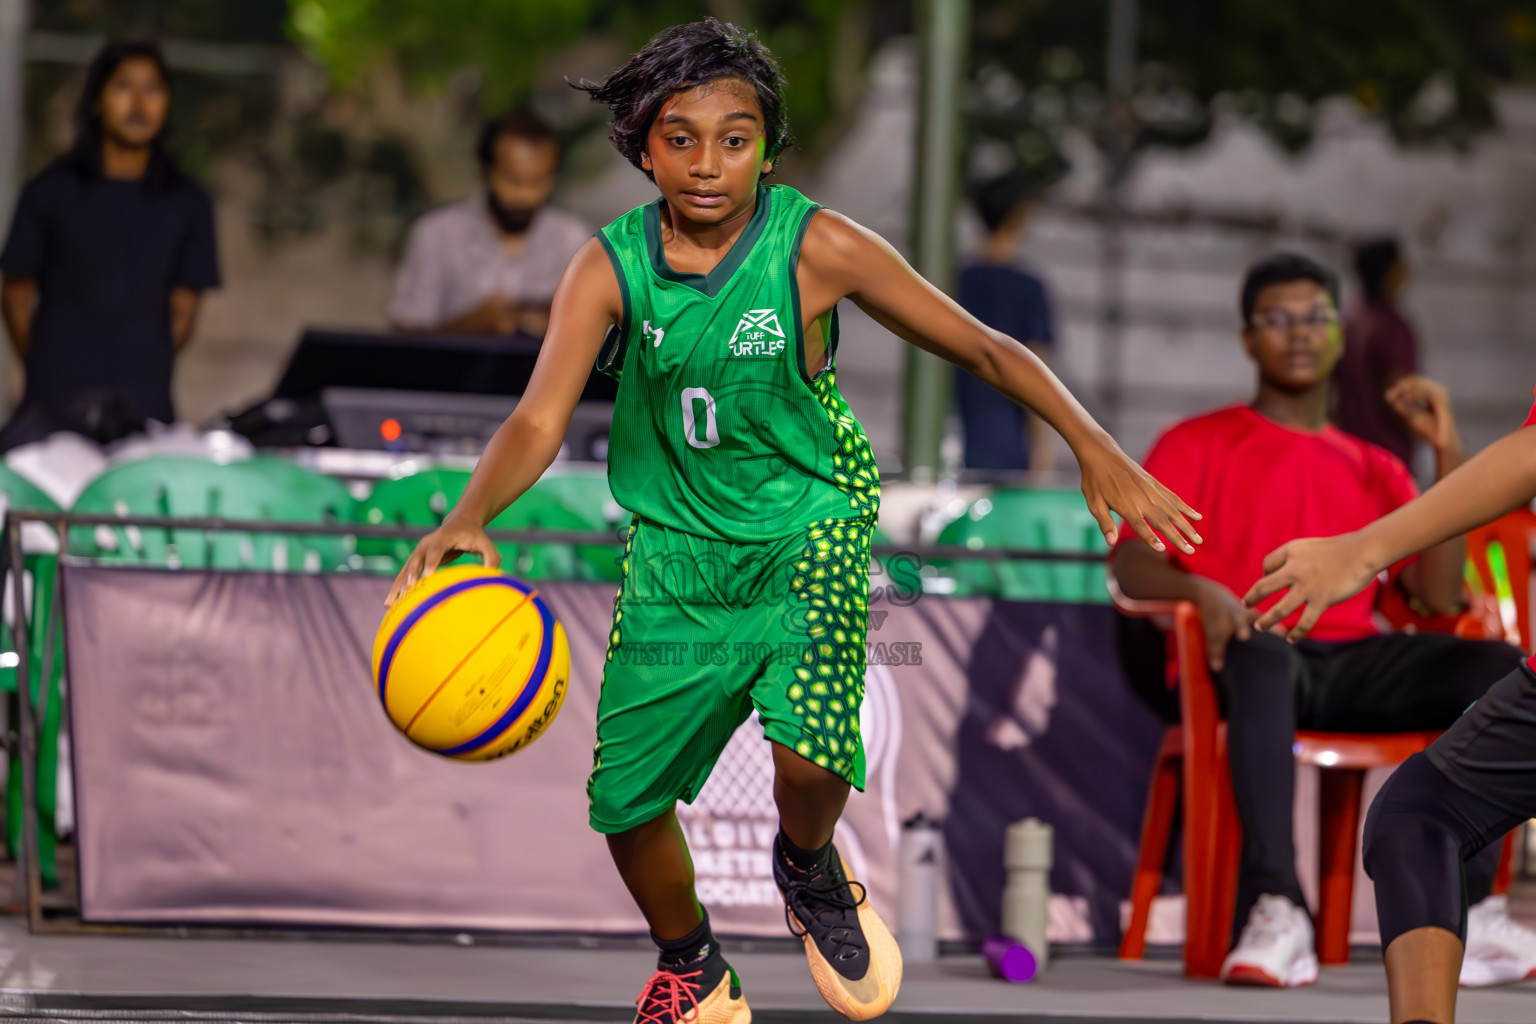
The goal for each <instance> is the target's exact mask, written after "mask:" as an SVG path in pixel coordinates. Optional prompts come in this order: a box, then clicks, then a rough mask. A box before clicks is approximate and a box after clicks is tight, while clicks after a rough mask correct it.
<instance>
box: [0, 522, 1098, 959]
mask: <svg viewBox="0 0 1536 1024" xmlns="http://www.w3.org/2000/svg"><path fill="white" fill-rule="evenodd" d="M28 523H42V524H45V525H47V526H51V527H53V528H54V529H55V530H56V531H57V534H58V543H59V550H58V553H57V557H58V559H59V564H60V566H61V567H63V566H65V565H68V564H70V563H71V562H72V561H79V562H82V563H83V562H86V561H97V560H98V559H97V558H95V557H94V556H84V557H80V558H78V559H77V558H75V557H74V556H71V554H70V551H69V533H70V530H71V529H72V528H75V527H101V526H107V527H124V528H127V527H136V528H139V529H145V530H149V529H156V530H168V531H169V530H183V531H203V532H206V533H219V532H240V533H268V534H288V535H303V536H324V537H356V538H359V539H362V538H368V539H379V540H415V539H419V538H421V537H423V536H425V535H426V534H427V533H429V532H431V529H432V528H431V527H424V526H423V527H409V526H373V525H368V524H358V523H342V522H330V523H301V522H286V521H273V520H254V519H223V518H188V517H177V516H132V515H130V516H115V515H94V514H92V515H87V514H76V513H71V512H42V511H26V510H21V509H11V510H8V511H7V512H6V515H5V524H4V534H5V540H4V545H3V550H0V580H4V581H6V582H7V583H8V584H9V586H10V588H11V591H10V594H9V595H8V596H9V598H10V603H11V604H12V617H11V622H10V631H11V641H12V650H14V651H15V653H16V657H17V664H16V692H17V701H18V709H17V710H18V717H19V721H18V722H17V723H16V736H17V739H18V741H19V744H20V748H21V749H20V760H21V790H22V800H21V813H22V828H21V833H22V834H21V847H20V849H18V850H17V851H16V892H15V896H14V903H13V904H12V908H11V909H12V910H13V911H14V912H18V913H20V914H22V915H24V916H25V917H26V918H27V926H28V929H29V930H30V931H32V932H34V933H66V932H91V933H102V934H130V933H131V934H159V935H165V934H181V933H185V932H187V931H188V930H194V929H195V930H196V931H197V933H198V934H200V935H209V936H212V935H225V936H232V937H237V936H257V935H261V936H268V937H270V936H274V935H282V934H287V932H285V930H284V929H282V928H271V927H264V928H230V927H218V926H214V927H205V926H202V925H196V926H158V927H150V926H128V925H105V924H91V923H86V922H83V921H80V920H79V919H78V917H76V918H68V917H60V916H50V915H49V914H47V913H45V910H47V909H48V908H46V907H45V905H44V898H43V880H42V864H41V859H40V847H39V829H40V823H39V818H38V808H37V790H38V760H37V759H38V752H39V745H40V731H41V729H42V726H43V722H44V721H45V719H46V716H47V714H48V710H49V709H48V704H49V701H50V699H51V698H50V690H51V689H52V687H51V686H50V685H49V680H50V679H51V678H52V672H53V656H54V651H55V648H56V646H57V642H56V641H57V637H58V630H59V629H60V628H61V626H60V618H61V616H60V615H59V614H58V610H59V608H60V607H61V606H62V604H63V601H64V590H65V587H64V575H63V573H62V572H61V573H60V574H59V576H58V579H57V582H56V585H55V586H54V588H53V591H52V595H51V599H50V600H49V602H48V607H47V608H41V609H39V608H33V609H31V611H30V612H29V611H28V607H27V594H26V579H25V577H26V557H27V552H26V551H25V550H24V549H23V545H22V528H23V526H25V525H26V524H28ZM627 530H628V527H627V526H626V527H624V528H623V529H621V530H619V531H617V532H616V533H613V534H610V533H603V532H597V531H566V530H488V531H487V534H488V535H489V536H490V538H491V539H492V540H493V541H497V542H501V543H518V544H569V545H573V546H574V545H581V546H598V545H606V546H612V547H615V548H622V546H623V543H624V535H625V533H626V532H627ZM871 551H872V553H873V554H875V555H882V556H892V555H895V556H906V557H908V558H911V559H915V560H916V562H917V564H919V565H921V564H922V562H923V560H925V559H926V560H928V561H940V560H943V561H963V560H964V561H985V562H1005V561H1031V562H1055V563H1063V562H1065V563H1101V562H1102V561H1103V559H1104V555H1103V554H1102V553H1098V552H1068V551H1045V550H1039V549H1034V548H969V547H965V546H962V545H944V544H936V545H901V544H876V545H873V546H872V548H871ZM33 554H38V553H37V552H34V553H33ZM116 566H117V567H120V568H124V569H135V568H161V566H158V565H155V564H153V563H149V562H143V563H125V562H118V563H116ZM181 571H196V572H221V571H224V572H228V571H248V570H227V569H215V568H204V567H197V568H192V569H186V570H181ZM256 571H284V572H286V573H293V574H301V573H302V572H303V570H299V569H287V570H256ZM609 585H612V584H609ZM36 615H43V616H45V617H46V619H45V622H44V630H43V641H44V648H43V651H42V657H41V661H40V663H39V669H40V673H41V676H42V678H41V679H40V680H39V684H40V685H39V687H38V699H37V701H35V702H34V701H33V699H32V680H31V664H32V663H31V654H32V651H31V646H32V643H31V642H32V635H31V626H32V619H33V618H34V617H35V616H36ZM60 699H63V695H62V694H60ZM5 717H6V716H5V715H4V713H3V710H0V735H4V736H5V737H7V738H9V736H10V732H11V731H10V723H9V722H6V721H5ZM62 717H63V716H62V715H61V718H62ZM75 777H76V776H75V774H74V773H73V772H72V773H71V778H72V779H73V778H75ZM76 806H78V802H77V803H76ZM79 872H80V862H79V859H78V858H77V859H76V861H75V887H76V892H78V891H79V881H80V875H79ZM77 909H78V908H77ZM362 931H364V932H367V933H369V934H377V930H367V929H363V930H362ZM391 931H392V932H393V931H397V930H396V929H391ZM293 934H295V935H298V934H310V932H309V930H304V931H303V932H294V933H293Z"/></svg>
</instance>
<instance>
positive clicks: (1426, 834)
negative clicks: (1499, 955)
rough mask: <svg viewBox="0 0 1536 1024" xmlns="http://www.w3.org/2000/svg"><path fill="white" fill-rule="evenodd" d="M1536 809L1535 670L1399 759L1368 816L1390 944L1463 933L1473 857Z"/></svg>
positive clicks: (1368, 851)
mask: <svg viewBox="0 0 1536 1024" xmlns="http://www.w3.org/2000/svg"><path fill="white" fill-rule="evenodd" d="M1532 815H1536V674H1533V673H1532V672H1531V671H1530V669H1528V668H1526V667H1525V666H1523V665H1522V666H1521V667H1519V668H1518V669H1516V670H1515V671H1514V672H1511V673H1510V674H1509V675H1508V676H1506V677H1504V678H1503V679H1500V680H1499V681H1498V682H1497V683H1495V684H1494V685H1493V686H1492V687H1491V688H1490V689H1489V690H1488V692H1487V693H1486V694H1485V695H1484V696H1483V697H1482V698H1481V699H1480V700H1479V701H1478V702H1477V704H1476V705H1475V706H1474V707H1472V708H1471V709H1470V710H1469V711H1468V712H1467V713H1466V714H1464V715H1462V716H1461V717H1460V718H1458V719H1457V720H1456V724H1454V725H1452V726H1451V727H1450V728H1449V729H1448V730H1446V733H1445V735H1444V736H1442V737H1440V739H1438V740H1436V741H1435V743H1434V745H1433V746H1431V747H1430V748H1429V750H1428V751H1426V752H1425V753H1423V754H1415V755H1414V756H1413V757H1411V758H1409V759H1408V760H1407V761H1406V762H1404V763H1403V765H1402V767H1400V768H1399V769H1398V770H1397V771H1396V772H1394V773H1393V775H1392V777H1391V778H1390V779H1388V780H1387V784H1386V785H1385V786H1383V787H1382V789H1381V792H1380V793H1378V794H1377V795H1376V801H1375V803H1373V804H1371V810H1370V813H1369V814H1368V815H1366V819H1365V870H1366V871H1367V872H1369V873H1370V876H1371V878H1373V879H1374V880H1375V882H1376V917H1377V920H1378V922H1379V923H1380V925H1381V944H1382V947H1383V948H1385V947H1387V946H1390V945H1391V944H1392V940H1394V939H1396V938H1397V937H1398V936H1399V935H1402V934H1403V933H1404V932H1409V931H1413V930H1414V929H1415V928H1443V929H1445V930H1446V931H1448V932H1452V933H1454V934H1455V935H1457V936H1459V937H1461V938H1463V939H1465V938H1466V927H1467V905H1468V902H1469V901H1471V902H1476V899H1477V895H1476V893H1475V892H1473V891H1472V888H1471V885H1472V883H1471V879H1470V878H1469V877H1468V872H1467V871H1466V866H1467V862H1468V860H1469V859H1470V858H1472V857H1478V851H1479V850H1486V851H1487V854H1485V855H1484V856H1483V857H1479V860H1480V861H1481V860H1483V859H1485V858H1486V857H1487V855H1489V854H1491V855H1492V856H1493V857H1494V858H1496V857H1497V856H1498V852H1497V851H1498V846H1497V843H1498V840H1499V839H1500V838H1501V837H1502V836H1503V835H1504V834H1505V833H1506V832H1508V831H1509V830H1510V829H1512V828H1514V827H1515V826H1516V825H1518V824H1520V822H1522V821H1524V820H1526V819H1528V818H1530V817H1531V816H1532Z"/></svg>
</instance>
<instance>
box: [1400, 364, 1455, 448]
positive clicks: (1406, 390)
mask: <svg viewBox="0 0 1536 1024" xmlns="http://www.w3.org/2000/svg"><path fill="white" fill-rule="evenodd" d="M1386 399H1387V404H1388V405H1390V406H1391V407H1392V409H1393V411H1394V412H1396V413H1397V414H1398V415H1399V416H1401V417H1402V418H1403V422H1405V423H1407V424H1408V428H1409V429H1410V430H1412V431H1413V432H1414V433H1415V434H1417V435H1418V436H1419V437H1422V438H1423V439H1424V440H1426V441H1428V442H1429V443H1430V444H1432V445H1434V447H1435V449H1436V450H1437V451H1440V450H1444V449H1445V448H1447V447H1450V446H1451V445H1453V444H1455V443H1457V438H1456V418H1455V416H1454V415H1453V414H1452V412H1451V396H1450V392H1448V391H1446V390H1445V385H1443V384H1441V383H1440V382H1439V381H1434V380H1430V379H1429V378H1428V377H1424V376H1421V375H1419V374H1410V375H1409V376H1407V377H1403V378H1401V379H1399V380H1398V381H1397V382H1396V383H1395V384H1393V385H1392V386H1391V387H1389V388H1387V392H1386Z"/></svg>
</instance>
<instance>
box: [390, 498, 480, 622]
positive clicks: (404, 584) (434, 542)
mask: <svg viewBox="0 0 1536 1024" xmlns="http://www.w3.org/2000/svg"><path fill="white" fill-rule="evenodd" d="M460 555H479V556H480V557H481V559H482V560H483V561H484V562H485V564H486V565H487V566H489V567H490V568H492V569H495V568H496V567H497V566H499V565H501V552H499V551H497V550H496V545H495V544H492V543H491V538H490V537H488V536H486V533H485V527H483V526H481V525H479V524H478V523H475V522H473V521H471V520H468V519H461V518H457V517H455V516H454V515H453V514H452V513H449V515H448V518H447V519H444V520H443V525H441V526H439V527H438V528H437V529H435V530H433V531H432V532H431V533H429V534H427V535H426V536H425V537H423V538H421V541H420V543H418V544H417V545H416V550H415V551H412V552H411V557H410V558H409V559H407V560H406V563H405V568H403V569H401V570H400V575H398V576H396V577H395V585H394V586H392V587H390V588H389V596H388V597H386V598H385V599H384V607H386V608H388V607H389V606H390V605H392V604H394V603H395V601H396V599H398V598H399V597H400V595H401V594H403V593H405V592H406V591H407V590H409V589H411V588H412V587H413V586H415V585H416V583H417V582H418V581H419V580H423V579H426V578H427V577H428V576H430V575H432V574H433V573H434V572H436V571H437V567H438V566H439V565H442V564H443V563H444V562H451V561H452V560H453V559H455V558H457V557H459V556H460Z"/></svg>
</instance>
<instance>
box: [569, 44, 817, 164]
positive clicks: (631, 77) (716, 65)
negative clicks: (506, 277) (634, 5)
mask: <svg viewBox="0 0 1536 1024" xmlns="http://www.w3.org/2000/svg"><path fill="white" fill-rule="evenodd" d="M727 78H737V79H741V80H742V81H744V82H746V83H747V84H748V85H750V86H752V88H753V90H754V91H755V92H756V93H757V105H758V106H759V107H761V108H762V110H763V136H764V138H765V139H766V141H767V147H766V155H767V157H768V159H770V160H772V159H774V158H775V157H777V156H778V155H779V154H780V153H782V152H783V151H784V150H785V148H787V147H788V146H789V144H790V136H789V117H788V114H787V113H786V112H785V110H784V74H783V72H781V71H780V70H779V62H778V61H777V60H775V59H774V56H773V54H772V53H770V52H769V50H768V47H766V46H764V45H763V44H762V43H761V42H759V41H758V39H757V35H756V33H750V32H743V31H741V29H739V28H737V27H736V26H735V25H732V24H730V23H728V22H721V21H718V20H716V19H715V18H705V19H704V20H703V21H695V22H690V23H689V24H687V25H674V26H673V27H671V28H668V29H663V30H662V31H660V32H658V33H656V35H654V36H652V37H651V41H650V42H648V43H646V44H645V46H644V47H643V48H642V49H641V50H640V52H638V53H636V54H635V55H634V56H632V57H630V58H629V60H628V61H626V62H625V64H624V65H623V66H622V67H619V68H616V69H615V70H614V71H613V72H611V73H610V74H609V75H608V77H607V78H605V79H603V80H602V81H601V82H591V81H587V80H586V79H582V80H581V81H579V82H572V83H571V85H573V86H574V87H575V88H577V89H580V90H582V91H583V92H586V93H588V94H589V95H591V97H592V99H593V100H595V101H596V102H598V103H601V104H603V105H604V106H606V107H607V108H608V109H609V110H610V111H612V112H613V120H612V121H611V122H610V124H609V131H608V137H609V138H610V139H612V140H613V144H614V146H615V147H616V148H617V149H618V151H619V152H620V153H622V154H623V155H624V159H626V160H628V161H629V162H630V163H632V164H634V165H635V166H636V167H640V157H641V156H642V155H643V154H644V153H645V140H646V136H647V135H648V134H650V130H651V124H652V123H653V122H654V121H655V120H656V114H657V112H658V111H660V110H661V105H662V104H663V103H665V102H666V100H667V98H668V97H669V96H672V95H673V94H674V93H678V92H681V91H682V90H684V89H691V88H693V87H694V86H696V85H704V84H706V83H709V82H718V81H721V80H722V79H727ZM641 170H644V168H643V167H642V168H641ZM645 173H646V176H647V177H651V178H653V180H654V175H652V174H651V172H650V171H646V172H645Z"/></svg>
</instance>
